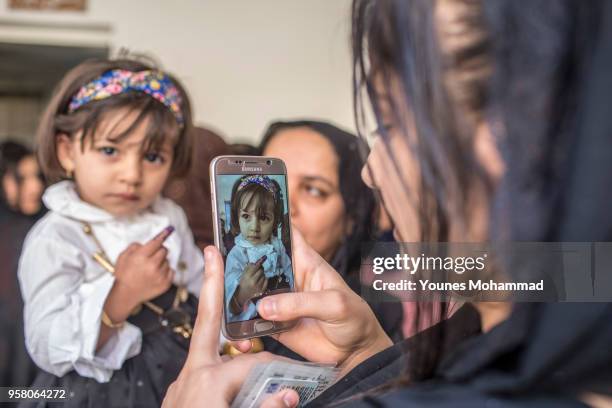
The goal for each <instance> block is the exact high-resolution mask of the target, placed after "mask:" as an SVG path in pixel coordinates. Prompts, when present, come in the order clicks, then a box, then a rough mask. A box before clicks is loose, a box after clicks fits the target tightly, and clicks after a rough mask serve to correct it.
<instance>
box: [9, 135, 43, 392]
mask: <svg viewBox="0 0 612 408" xmlns="http://www.w3.org/2000/svg"><path fill="white" fill-rule="evenodd" d="M0 180H1V181H2V185H1V186H2V188H1V189H0V259H1V260H2V261H1V263H0V386H27V385H30V383H31V382H32V381H33V380H34V376H35V374H36V366H35V365H34V363H33V362H32V360H31V359H30V357H29V356H28V354H27V351H26V348H25V342H24V336H23V318H22V309H23V302H22V299H21V296H20V292H19V285H18V283H17V262H18V259H19V254H20V252H21V245H22V243H23V240H24V238H25V236H26V234H27V232H28V230H29V229H30V227H31V226H32V225H34V223H35V222H36V220H37V219H38V218H40V216H41V215H42V213H43V212H44V210H43V206H42V201H41V196H42V192H43V189H44V183H43V180H42V176H41V173H40V168H39V166H38V162H37V161H36V157H35V156H34V153H33V152H32V151H31V150H30V149H29V148H28V147H27V146H25V145H23V144H21V143H18V142H14V141H6V142H3V143H1V144H0Z"/></svg>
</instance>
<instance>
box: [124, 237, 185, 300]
mask: <svg viewBox="0 0 612 408" xmlns="http://www.w3.org/2000/svg"><path fill="white" fill-rule="evenodd" d="M172 231H173V228H172V227H168V228H166V229H164V230H163V231H162V232H161V233H160V234H159V235H157V236H156V237H155V238H153V239H152V240H151V241H149V242H147V243H146V244H144V245H141V244H137V243H133V244H130V245H129V246H128V247H127V249H126V250H125V251H123V252H122V253H121V254H120V255H119V258H117V264H116V265H115V277H116V279H117V281H116V282H115V285H116V286H118V287H120V288H121V291H122V292H125V293H129V294H131V300H133V302H134V305H133V306H136V305H138V304H140V303H142V302H145V301H147V300H150V299H153V298H155V297H157V296H159V295H161V294H162V293H164V292H165V291H167V290H168V288H170V286H171V285H172V279H173V278H174V271H173V270H172V269H170V266H169V265H168V260H167V256H168V250H167V249H166V248H165V247H164V246H163V243H164V241H165V240H166V238H168V236H169V235H170V234H171V233H172Z"/></svg>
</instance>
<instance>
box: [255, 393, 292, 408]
mask: <svg viewBox="0 0 612 408" xmlns="http://www.w3.org/2000/svg"><path fill="white" fill-rule="evenodd" d="M298 402H300V397H299V396H298V393H297V392H295V391H293V390H290V389H288V390H283V391H279V392H277V393H276V394H274V395H271V396H269V397H268V398H266V400H265V401H264V402H263V403H262V404H261V408H294V407H297V405H298Z"/></svg>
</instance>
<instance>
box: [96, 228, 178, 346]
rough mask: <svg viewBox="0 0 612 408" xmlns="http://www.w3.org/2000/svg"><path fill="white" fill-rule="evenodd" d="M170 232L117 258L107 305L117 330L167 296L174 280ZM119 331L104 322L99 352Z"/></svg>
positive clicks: (136, 246) (108, 314) (106, 308)
mask: <svg viewBox="0 0 612 408" xmlns="http://www.w3.org/2000/svg"><path fill="white" fill-rule="evenodd" d="M172 231H173V229H172V228H166V229H164V230H163V231H162V232H161V233H159V234H158V235H157V236H156V237H155V238H153V239H152V240H150V241H149V242H147V243H146V244H144V245H140V244H136V243H134V244H131V245H129V246H128V247H127V249H126V250H125V251H123V252H122V253H121V254H120V255H119V257H118V258H117V265H116V266H115V283H114V284H113V287H112V289H111V290H110V292H109V294H108V297H107V298H106V301H105V302H104V312H105V313H106V315H107V317H108V318H109V319H110V323H111V324H113V326H119V325H121V323H122V322H125V321H126V320H127V318H128V317H129V316H130V314H131V312H132V310H134V308H135V307H136V306H138V305H140V304H141V303H143V302H145V301H147V300H150V299H153V298H155V297H157V296H159V295H161V294H162V293H164V292H165V291H166V290H168V288H169V287H170V285H172V279H173V277H174V271H173V270H172V269H170V266H169V265H168V261H167V255H168V251H167V250H166V248H164V246H163V243H164V241H165V240H166V238H168V236H169V235H170V234H171V233H172ZM115 331H116V328H115V327H111V326H109V325H108V324H107V323H105V322H104V321H103V322H102V323H101V326H100V335H99V337H98V344H97V347H96V350H99V349H100V348H102V346H104V344H105V343H106V342H107V341H108V339H109V338H110V337H111V336H112V335H113V333H114V332H115Z"/></svg>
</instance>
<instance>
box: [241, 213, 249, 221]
mask: <svg viewBox="0 0 612 408" xmlns="http://www.w3.org/2000/svg"><path fill="white" fill-rule="evenodd" d="M241 217H242V219H243V220H248V219H249V214H242V215H241Z"/></svg>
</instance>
